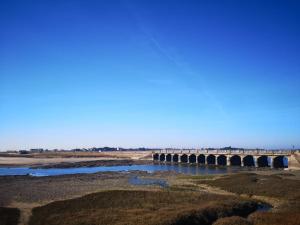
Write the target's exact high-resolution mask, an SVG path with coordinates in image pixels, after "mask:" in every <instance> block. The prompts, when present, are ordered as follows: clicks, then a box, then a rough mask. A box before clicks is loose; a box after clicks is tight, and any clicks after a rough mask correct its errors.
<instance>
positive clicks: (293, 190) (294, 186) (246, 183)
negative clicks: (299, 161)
mask: <svg viewBox="0 0 300 225" xmlns="http://www.w3.org/2000/svg"><path fill="white" fill-rule="evenodd" d="M290 177H291V178H292V179H291V178H290ZM293 177H294V176H293V175H292V176H289V175H282V174H277V175H269V176H268V175H257V174H253V173H242V174H234V175H229V176H224V177H221V178H219V179H216V180H197V181H194V182H196V183H198V184H199V183H201V184H203V183H205V184H208V185H211V186H215V187H219V188H221V189H223V190H227V191H230V192H234V193H237V194H243V195H244V194H246V195H249V196H265V197H272V198H277V199H281V202H282V203H281V205H279V206H278V207H277V211H276V212H275V211H274V212H255V213H253V214H251V215H250V216H249V218H248V222H251V224H253V225H299V224H300V181H299V180H297V179H293ZM222 221H223V222H222ZM224 221H225V222H224ZM228 221H230V219H228ZM228 221H227V220H226V219H224V220H221V222H220V225H221V224H224V225H225V224H230V223H227V222H228ZM217 224H219V223H217ZM232 224H239V223H238V222H236V223H232Z"/></svg>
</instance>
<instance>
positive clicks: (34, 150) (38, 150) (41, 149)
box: [30, 148, 44, 153]
mask: <svg viewBox="0 0 300 225" xmlns="http://www.w3.org/2000/svg"><path fill="white" fill-rule="evenodd" d="M43 151H44V149H43V148H32V149H30V152H31V153H42V152H43Z"/></svg>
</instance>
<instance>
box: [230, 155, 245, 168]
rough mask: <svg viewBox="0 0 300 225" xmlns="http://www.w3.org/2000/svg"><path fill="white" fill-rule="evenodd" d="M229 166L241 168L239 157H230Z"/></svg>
mask: <svg viewBox="0 0 300 225" xmlns="http://www.w3.org/2000/svg"><path fill="white" fill-rule="evenodd" d="M230 165H231V166H241V165H242V162H241V156H239V155H233V156H231V157H230Z"/></svg>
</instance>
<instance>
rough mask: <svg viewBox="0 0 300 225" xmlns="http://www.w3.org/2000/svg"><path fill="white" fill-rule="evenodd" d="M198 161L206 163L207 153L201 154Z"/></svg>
mask: <svg viewBox="0 0 300 225" xmlns="http://www.w3.org/2000/svg"><path fill="white" fill-rule="evenodd" d="M197 162H198V163H201V164H205V155H203V154H201V155H198V157H197Z"/></svg>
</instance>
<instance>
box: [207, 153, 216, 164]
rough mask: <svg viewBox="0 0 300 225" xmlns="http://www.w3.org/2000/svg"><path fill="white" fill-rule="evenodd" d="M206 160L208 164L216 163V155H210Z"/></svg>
mask: <svg viewBox="0 0 300 225" xmlns="http://www.w3.org/2000/svg"><path fill="white" fill-rule="evenodd" d="M206 160H207V164H208V165H215V164H216V156H215V155H208V156H207V159H206Z"/></svg>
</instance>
